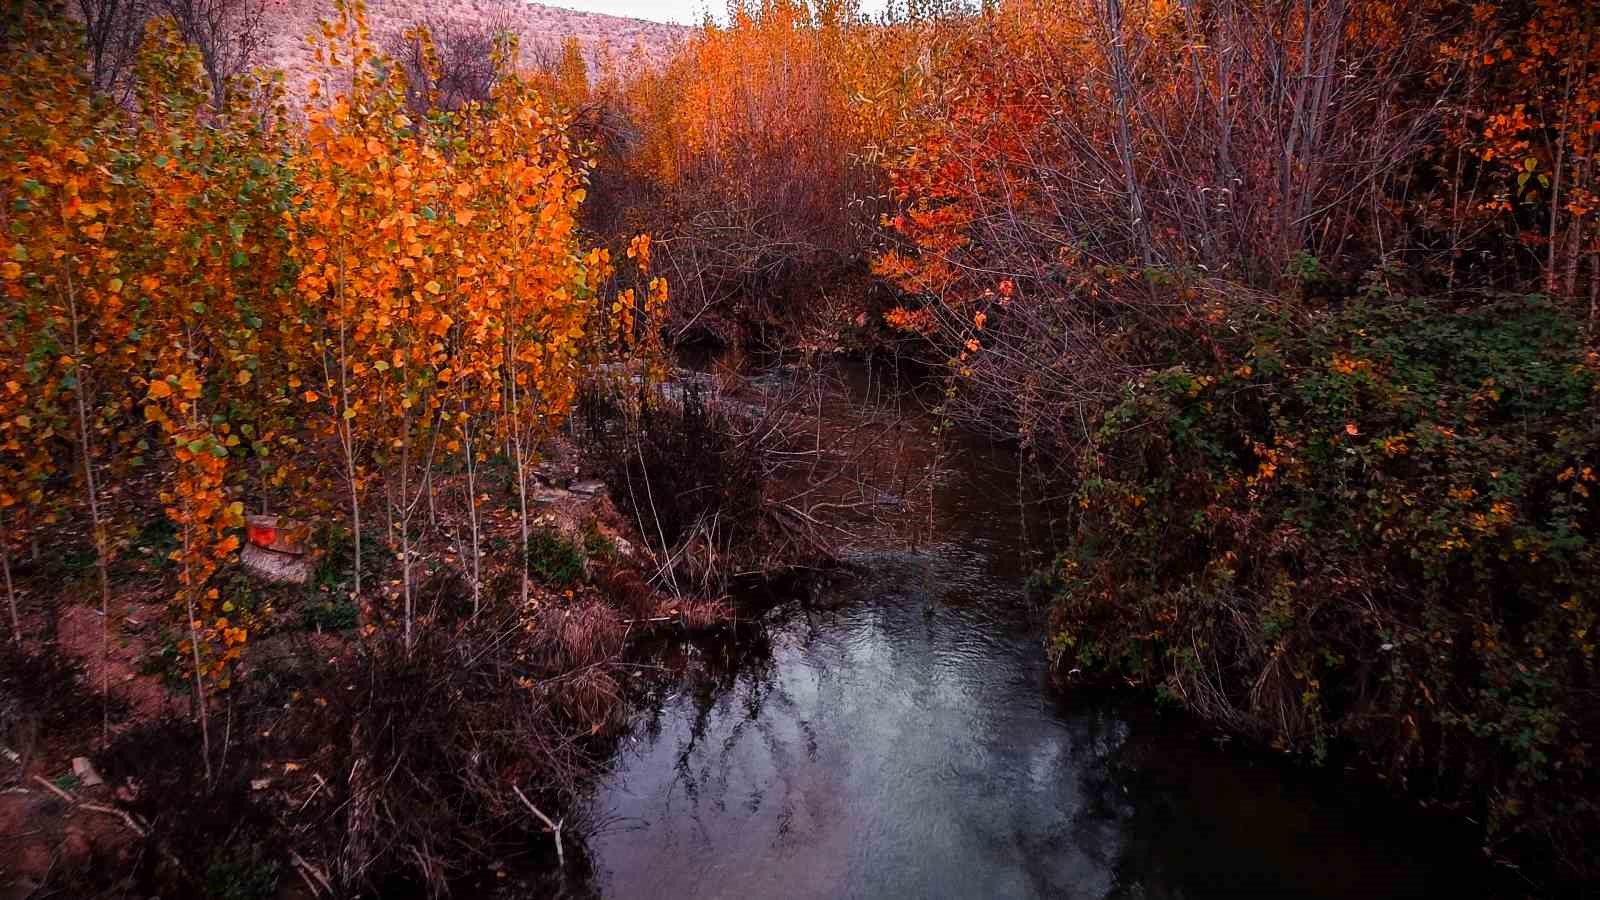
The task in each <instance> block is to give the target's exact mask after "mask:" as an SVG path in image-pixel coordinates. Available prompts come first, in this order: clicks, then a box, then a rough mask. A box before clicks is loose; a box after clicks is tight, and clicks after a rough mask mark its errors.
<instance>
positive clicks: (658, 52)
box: [258, 0, 689, 93]
mask: <svg viewBox="0 0 1600 900" xmlns="http://www.w3.org/2000/svg"><path fill="white" fill-rule="evenodd" d="M265 6H266V15H265V20H266V39H265V42H264V46H263V48H262V53H261V56H260V58H259V60H258V61H259V63H260V64H262V65H265V66H267V67H269V68H277V69H282V70H283V71H284V73H285V75H286V76H287V80H288V88H289V90H290V91H291V92H295V93H299V92H300V91H301V90H303V89H304V86H305V83H306V81H307V79H309V78H310V77H311V75H312V68H313V64H312V59H311V51H310V49H309V47H308V46H307V45H306V36H307V35H309V34H311V33H312V31H313V30H314V29H315V28H316V27H317V22H318V21H319V20H321V19H332V18H333V17H334V0H266V4H265ZM366 6H367V24H368V26H369V28H370V29H371V31H372V36H373V40H374V42H375V43H377V44H378V45H379V46H380V47H381V46H382V45H383V43H384V42H385V41H387V40H388V39H389V38H390V37H391V36H393V35H395V34H398V33H399V32H401V31H403V30H404V29H405V28H407V27H409V26H410V25H412V24H413V23H416V22H419V21H423V20H430V21H446V22H456V23H467V24H471V23H486V24H488V23H497V22H508V23H510V24H511V25H513V26H514V27H515V28H516V29H517V30H518V31H520V32H521V34H522V41H523V48H522V50H523V58H524V61H526V60H528V59H531V58H532V54H534V53H536V52H538V50H539V48H541V47H552V46H554V47H559V46H560V44H561V42H562V41H564V40H565V39H566V38H567V37H569V36H571V37H576V38H577V39H578V42H579V43H580V44H582V46H583V48H584V51H585V56H586V57H587V58H588V60H589V64H590V69H591V71H593V70H594V69H595V68H596V67H597V66H598V65H599V64H600V62H601V61H602V60H603V59H605V58H607V57H609V58H611V59H614V60H615V61H616V62H617V63H618V64H620V65H624V66H625V65H627V64H628V63H629V62H630V61H631V60H632V59H633V54H634V49H635V48H636V47H638V48H640V49H642V50H643V51H644V58H645V59H646V60H648V61H650V62H652V63H661V62H664V61H665V60H666V58H667V57H668V56H669V55H670V53H671V51H672V48H673V47H674V46H676V45H677V43H678V41H679V40H681V39H682V37H683V36H684V35H685V34H686V33H687V32H688V30H689V29H688V28H686V27H684V26H682V25H670V24H666V23H662V22H652V21H649V20H646V19H632V18H627V17H624V16H611V15H605V14H603V13H592V12H580V11H578V10H571V9H559V8H556V7H553V6H545V5H543V4H539V3H523V2H518V0H367V5H366Z"/></svg>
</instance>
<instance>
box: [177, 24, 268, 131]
mask: <svg viewBox="0 0 1600 900" xmlns="http://www.w3.org/2000/svg"><path fill="white" fill-rule="evenodd" d="M152 2H154V3H156V4H158V5H159V9H160V10H161V12H163V13H165V14H166V15H168V16H171V17H172V20H173V21H174V22H176V23H177V26H178V30H179V32H181V33H182V34H183V37H184V39H185V40H187V41H189V42H190V43H191V44H193V45H194V46H195V48H196V49H198V50H199V51H200V62H201V65H202V66H203V67H204V68H205V73H206V81H207V82H208V83H209V84H210V87H211V102H212V104H214V105H215V106H216V107H217V108H219V109H220V108H221V107H222V106H223V105H224V104H225V103H226V101H227V94H228V82H229V81H230V80H232V79H234V78H237V77H239V76H241V75H244V74H245V73H246V72H248V71H249V69H250V66H251V65H252V64H253V63H254V62H256V61H257V60H256V57H257V56H258V55H259V54H260V51H261V42H262V41H263V40H264V39H265V38H266V22H265V15H266V3H265V0H152Z"/></svg>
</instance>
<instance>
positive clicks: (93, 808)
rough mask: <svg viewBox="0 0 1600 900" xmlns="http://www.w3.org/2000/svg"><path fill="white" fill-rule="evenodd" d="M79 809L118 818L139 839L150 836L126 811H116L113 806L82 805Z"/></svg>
mask: <svg viewBox="0 0 1600 900" xmlns="http://www.w3.org/2000/svg"><path fill="white" fill-rule="evenodd" d="M78 808H79V809H87V810H89V811H90V812H97V813H105V814H106V815H108V816H116V817H117V818H119V819H121V820H122V822H123V824H125V825H127V826H128V830H129V831H132V832H133V833H134V834H137V835H138V836H139V837H147V836H148V835H149V834H150V832H149V831H148V830H147V829H146V828H145V827H144V826H143V825H140V824H139V823H138V822H137V821H135V820H134V818H133V816H132V814H130V813H129V812H128V811H127V810H125V809H116V808H115V807H111V806H101V805H100V804H98V803H82V804H79V805H78Z"/></svg>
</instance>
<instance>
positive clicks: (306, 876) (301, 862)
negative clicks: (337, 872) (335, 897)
mask: <svg viewBox="0 0 1600 900" xmlns="http://www.w3.org/2000/svg"><path fill="white" fill-rule="evenodd" d="M289 861H290V862H292V863H294V870H295V871H296V872H299V873H300V877H301V879H303V880H304V881H305V883H306V886H307V887H309V888H311V893H312V895H313V896H317V897H320V896H322V893H323V891H326V892H328V893H329V894H332V893H333V884H332V883H331V882H329V881H328V876H327V875H324V874H323V872H322V870H321V869H319V868H317V867H316V866H313V865H312V864H311V863H308V862H306V860H305V857H303V856H301V855H300V854H299V853H298V852H296V851H294V850H290V851H289ZM313 878H315V879H316V881H312V879H313ZM319 885H320V888H319Z"/></svg>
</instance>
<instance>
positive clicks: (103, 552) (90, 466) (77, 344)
mask: <svg viewBox="0 0 1600 900" xmlns="http://www.w3.org/2000/svg"><path fill="white" fill-rule="evenodd" d="M67 265H68V266H69V268H68V269H67V272H66V286H67V315H68V317H69V318H70V319H71V320H72V323H71V324H72V359H73V374H74V376H75V377H76V378H77V380H78V386H77V389H76V390H74V391H73V392H72V393H73V396H74V397H75V399H76V401H77V403H76V406H77V419H78V421H77V426H78V451H79V453H81V454H82V457H83V485H84V493H85V495H87V497H88V501H89V522H90V526H91V527H92V528H93V529H94V551H95V571H96V573H97V574H98V575H99V579H100V698H101V710H100V738H101V740H103V741H109V740H110V738H111V705H110V704H111V666H110V660H111V572H110V567H109V565H108V563H107V560H106V556H107V553H108V550H107V548H106V529H105V523H104V522H103V521H102V520H101V518H100V490H99V485H98V483H97V482H96V481H95V477H94V439H93V437H92V436H91V433H90V429H89V403H88V401H87V400H86V399H85V398H84V394H85V393H87V392H88V381H87V377H86V376H87V375H88V369H87V368H86V367H85V366H84V364H83V346H82V338H81V336H80V334H79V325H80V321H81V320H80V318H79V315H78V297H77V289H76V288H75V287H74V285H73V282H72V271H71V269H70V266H71V262H70V261H69V262H68V263H67Z"/></svg>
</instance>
